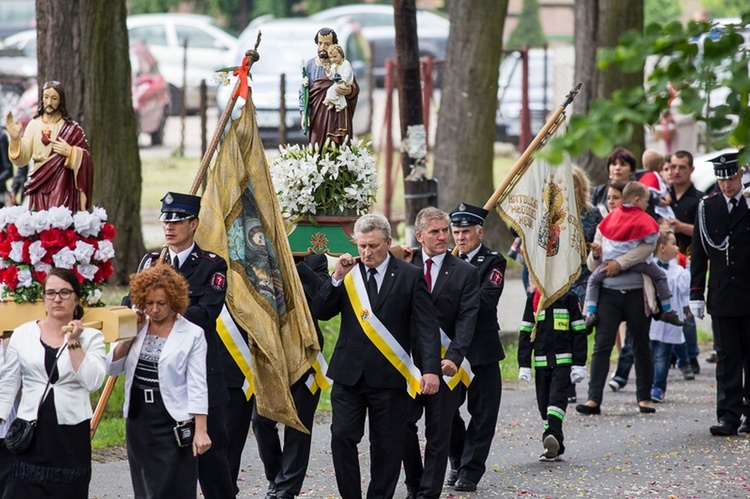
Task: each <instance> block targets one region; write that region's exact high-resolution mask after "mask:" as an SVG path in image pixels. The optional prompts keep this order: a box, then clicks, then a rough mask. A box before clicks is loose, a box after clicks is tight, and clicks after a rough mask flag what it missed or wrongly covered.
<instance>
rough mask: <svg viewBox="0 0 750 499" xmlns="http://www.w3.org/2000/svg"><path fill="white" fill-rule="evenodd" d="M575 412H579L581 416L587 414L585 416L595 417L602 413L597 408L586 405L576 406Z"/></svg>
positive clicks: (600, 409) (599, 408)
mask: <svg viewBox="0 0 750 499" xmlns="http://www.w3.org/2000/svg"><path fill="white" fill-rule="evenodd" d="M576 412H580V413H581V414H587V415H596V414H601V413H602V408H601V407H599V406H598V405H597V406H593V407H592V406H590V405H586V404H578V405H577V406H576Z"/></svg>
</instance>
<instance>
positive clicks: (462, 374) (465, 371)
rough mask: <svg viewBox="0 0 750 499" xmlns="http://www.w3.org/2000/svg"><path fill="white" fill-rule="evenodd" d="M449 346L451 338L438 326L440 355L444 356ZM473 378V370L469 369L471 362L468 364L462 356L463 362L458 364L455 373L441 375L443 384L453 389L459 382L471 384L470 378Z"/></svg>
mask: <svg viewBox="0 0 750 499" xmlns="http://www.w3.org/2000/svg"><path fill="white" fill-rule="evenodd" d="M450 346H451V339H450V338H448V335H447V334H445V331H443V328H440V357H441V358H445V352H447V351H448V347H450ZM473 379H474V372H473V371H472V370H471V364H469V360H468V359H467V358H466V357H464V360H463V362H461V365H460V366H458V371H456V374H454V375H453V376H443V380H444V381H445V384H446V385H448V388H450V389H451V390H453V389H454V388H455V387H456V385H458V383H459V382H461V383H463V384H464V385H466V386H467V387H468V386H469V385H470V384H471V382H472V380H473Z"/></svg>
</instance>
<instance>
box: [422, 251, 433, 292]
mask: <svg viewBox="0 0 750 499" xmlns="http://www.w3.org/2000/svg"><path fill="white" fill-rule="evenodd" d="M425 264H426V265H427V272H425V274H424V280H425V281H427V291H429V292H432V258H428V259H427V261H426V262H425Z"/></svg>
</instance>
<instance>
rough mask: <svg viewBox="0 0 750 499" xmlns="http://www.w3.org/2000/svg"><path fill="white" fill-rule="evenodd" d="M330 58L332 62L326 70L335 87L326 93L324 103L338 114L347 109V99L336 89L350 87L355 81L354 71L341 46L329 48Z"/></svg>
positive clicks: (332, 86) (335, 45) (331, 87)
mask: <svg viewBox="0 0 750 499" xmlns="http://www.w3.org/2000/svg"><path fill="white" fill-rule="evenodd" d="M328 58H329V60H330V61H331V62H330V65H329V66H328V67H327V68H326V76H328V78H330V79H331V80H333V85H331V86H330V87H329V88H328V90H327V91H326V98H325V100H324V101H323V103H324V104H325V105H326V106H327V107H328V109H333V108H334V107H335V108H336V112H339V111H342V110H343V109H344V108H346V97H345V96H343V95H339V94H338V93H336V88H339V87H342V86H350V85H351V84H352V80H353V79H354V72H353V71H352V65H351V64H349V61H347V60H346V55H345V54H344V49H343V48H341V45H337V44H333V45H331V46H330V47H328Z"/></svg>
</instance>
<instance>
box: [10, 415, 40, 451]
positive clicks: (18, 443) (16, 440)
mask: <svg viewBox="0 0 750 499" xmlns="http://www.w3.org/2000/svg"><path fill="white" fill-rule="evenodd" d="M35 428H36V420H34V421H26V420H25V419H21V418H16V419H14V420H13V422H12V423H11V424H10V428H8V433H7V434H6V435H5V448H6V449H8V450H9V451H11V452H12V453H13V454H21V453H22V452H24V451H25V450H26V449H28V448H29V445H31V439H32V438H33V437H34V429H35Z"/></svg>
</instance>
